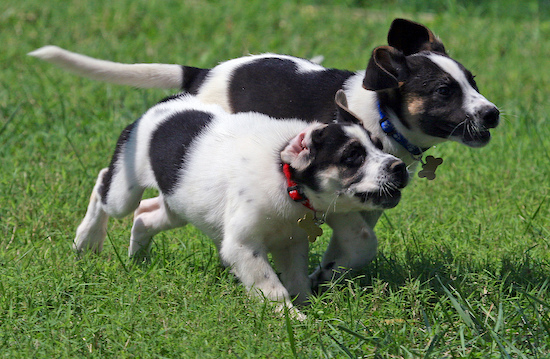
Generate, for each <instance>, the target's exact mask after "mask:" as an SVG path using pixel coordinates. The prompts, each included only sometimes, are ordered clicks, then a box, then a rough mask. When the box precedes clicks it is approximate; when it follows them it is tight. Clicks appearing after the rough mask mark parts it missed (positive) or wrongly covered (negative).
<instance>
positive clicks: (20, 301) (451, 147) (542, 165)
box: [0, 0, 550, 358]
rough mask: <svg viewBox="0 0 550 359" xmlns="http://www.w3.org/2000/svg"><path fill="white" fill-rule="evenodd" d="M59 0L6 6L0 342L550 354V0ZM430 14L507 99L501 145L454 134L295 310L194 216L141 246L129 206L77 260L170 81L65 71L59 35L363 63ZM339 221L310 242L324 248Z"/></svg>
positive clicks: (315, 255)
mask: <svg viewBox="0 0 550 359" xmlns="http://www.w3.org/2000/svg"><path fill="white" fill-rule="evenodd" d="M518 4H519V3H516V2H512V1H509V2H505V1H488V2H483V3H482V2H473V1H466V0H463V1H458V0H455V1H453V0H450V1H446V2H431V1H428V2H421V1H408V2H403V1H399V0H392V1H384V2H382V1H373V2H370V1H369V2H365V1H352V0H350V1H341V2H338V3H331V2H326V1H314V0H309V1H308V0H303V1H297V2H279V1H275V0H265V1H262V2H255V1H253V2H250V1H249V2H247V1H244V0H235V1H232V2H223V1H214V0H212V1H187V2H181V1H162V2H161V1H156V2H154V1H129V0H117V1H111V2H102V1H87V2H82V1H72V0H71V1H60V0H51V1H49V2H47V3H38V2H36V1H31V0H18V1H13V0H7V1H4V2H3V3H2V5H0V29H1V31H0V40H1V43H2V51H1V52H0V61H1V63H2V64H3V65H4V66H3V70H2V71H1V72H0V84H1V86H0V168H1V171H0V356H2V357H13V358H28V357H56V358H72V357H92V358H93V357H123V358H124V357H155V358H157V357H166V358H178V357H190V358H194V357H197V358H225V357H229V358H249V357H250V358H257V357H271V358H295V357H297V358H316V357H320V358H356V357H364V358H455V357H465V358H548V357H550V354H549V353H550V299H549V286H550V279H549V278H550V222H549V220H548V218H549V207H550V198H549V194H550V181H549V178H550V140H549V138H550V126H549V125H548V123H549V120H550V119H549V114H550V104H549V102H548V89H549V88H550V74H549V73H548V71H547V69H548V68H550V59H549V57H548V54H549V53H550V42H549V41H548V39H549V38H550V22H549V20H548V13H547V11H548V4H547V2H545V1H542V2H538V3H537V2H535V1H527V2H521V4H522V6H518ZM397 16H401V17H407V18H411V19H415V20H417V21H420V22H423V23H425V24H426V25H428V26H429V27H430V28H431V29H432V30H434V31H435V32H436V33H437V34H438V35H439V36H440V37H441V38H442V39H443V41H444V43H445V45H446V47H447V49H448V50H449V52H450V53H451V54H452V56H453V57H455V58H456V59H458V60H460V61H461V62H462V63H464V64H465V65H466V66H467V67H468V68H469V69H471V70H472V71H473V72H474V74H476V75H478V77H477V81H478V84H479V86H480V88H481V91H482V93H484V94H485V95H486V96H487V97H488V98H489V99H490V100H491V101H493V102H495V103H496V104H497V105H498V106H499V107H500V108H501V110H502V114H503V116H502V124H501V125H500V127H499V128H497V129H496V130H495V131H494V132H493V133H494V137H493V140H492V141H491V143H490V144H489V145H488V146H487V147H485V148H482V149H469V148H466V147H464V146H461V145H458V144H454V143H448V144H443V145H440V146H437V147H436V148H435V149H432V150H431V151H430V153H431V154H434V155H438V156H441V157H443V158H444V160H445V162H444V164H443V166H442V167H441V168H440V169H439V170H438V177H437V179H436V180H435V181H434V182H428V181H424V180H415V181H414V182H413V183H412V184H411V185H410V187H409V188H408V189H407V190H406V191H405V193H404V197H403V201H402V203H401V204H400V205H399V206H398V207H397V208H395V209H392V210H390V211H387V213H386V215H385V216H384V217H383V218H382V219H381V221H380V223H379V224H378V226H377V233H378V236H379V238H380V253H379V255H378V257H377V258H376V260H375V261H374V262H373V263H372V264H371V265H369V266H368V267H367V268H365V269H364V270H363V271H361V272H360V273H358V274H357V275H355V276H353V277H352V278H345V279H343V280H341V281H340V282H338V283H332V284H331V288H330V290H328V291H326V292H325V293H324V294H322V295H319V296H316V297H314V298H313V303H312V305H311V307H309V308H307V309H305V313H306V314H307V315H308V319H307V320H306V321H304V322H296V321H295V320H292V319H290V318H288V317H285V315H282V316H280V315H276V314H274V313H273V310H272V308H271V307H270V306H269V305H267V304H265V303H261V302H259V301H257V300H254V299H251V298H249V297H248V296H247V294H246V293H245V292H244V290H243V289H242V288H241V287H240V286H239V285H238V283H237V282H236V281H235V280H234V279H233V278H232V276H231V275H230V274H228V273H227V271H226V270H224V269H223V268H221V267H220V266H219V262H218V259H217V254H216V252H215V249H214V247H213V246H212V245H211V244H210V242H209V240H208V238H206V237H205V236H204V235H202V234H201V233H200V232H198V231H196V230H195V229H194V228H193V227H188V228H185V229H178V230H175V231H171V232H167V233H162V234H160V235H159V236H158V237H157V238H156V241H155V245H154V250H155V256H154V258H153V261H152V263H151V264H150V265H147V266H133V265H131V263H130V262H129V261H128V260H127V259H126V248H127V247H126V246H127V242H128V240H127V238H128V235H129V228H130V225H131V222H130V219H126V220H122V221H112V222H111V225H110V227H109V239H108V240H107V242H106V244H105V249H104V251H103V253H102V254H100V255H98V256H86V257H84V258H82V259H78V258H76V257H75V255H74V254H73V253H72V250H71V242H72V239H73V235H74V231H75V229H76V226H77V224H78V223H79V221H80V219H81V217H82V216H83V214H84V211H85V208H86V204H87V199H88V195H89V193H90V191H91V188H92V186H93V183H94V181H95V177H96V174H97V172H98V171H99V169H101V168H102V167H104V166H106V165H107V163H108V160H109V156H110V155H111V152H112V149H113V148H114V144H115V141H116V138H117V136H118V134H119V133H120V131H121V130H122V129H123V128H124V127H125V126H126V124H128V123H129V122H130V121H133V120H134V119H135V118H136V117H137V116H139V115H140V114H141V113H142V112H143V111H144V110H145V109H146V108H147V107H149V106H151V105H152V104H154V103H155V102H156V101H158V100H159V99H161V98H162V97H163V96H165V95H166V94H168V93H169V92H167V91H160V90H137V89H132V88H126V87H117V86H111V85H106V84H102V83H97V82H92V81H89V80H85V79H81V78H77V77H74V76H72V75H68V74H66V73H63V72H61V71H59V70H58V69H56V68H54V67H53V66H51V65H48V64H45V63H42V62H39V61H38V60H36V59H33V58H29V57H27V56H26V53H27V52H29V51H32V50H34V49H35V48H38V47H40V46H43V45H46V44H56V45H59V46H62V47H65V48H69V49H72V50H74V51H77V52H83V53H86V54H89V55H91V56H96V57H100V58H106V59H113V60H116V61H121V62H137V61H139V62H155V61H157V62H169V63H185V64H191V65H195V66H204V67H210V66H214V65H215V64H216V63H217V62H219V61H222V60H225V59H229V58H233V57H237V56H241V55H243V54H246V53H261V52H268V51H269V52H278V53H287V54H292V55H296V56H302V57H306V58H308V57H312V56H315V55H319V54H322V55H324V56H325V58H326V60H325V63H324V64H325V65H326V66H329V67H338V68H347V69H362V68H364V67H365V65H366V63H367V60H368V57H369V54H370V51H371V49H372V48H373V47H374V46H376V45H380V44H384V43H385V36H386V32H387V29H388V26H389V23H390V21H391V19H392V18H394V17H397ZM328 238H329V235H328V233H327V234H326V235H324V237H323V238H321V239H320V240H319V241H318V242H316V243H315V244H314V245H313V246H312V248H311V252H312V253H311V267H312V268H313V267H314V266H315V265H316V263H318V261H319V259H320V257H321V255H322V253H323V251H324V249H325V248H326V245H327V242H328Z"/></svg>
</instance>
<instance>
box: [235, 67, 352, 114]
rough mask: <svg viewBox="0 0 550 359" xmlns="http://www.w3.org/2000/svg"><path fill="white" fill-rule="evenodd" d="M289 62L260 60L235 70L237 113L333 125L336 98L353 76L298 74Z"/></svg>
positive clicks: (341, 73) (324, 72)
mask: <svg viewBox="0 0 550 359" xmlns="http://www.w3.org/2000/svg"><path fill="white" fill-rule="evenodd" d="M298 71H299V68H298V67H297V65H296V64H295V63H294V62H293V61H291V60H287V59H280V58H260V59H257V60H255V61H252V62H250V63H248V64H245V65H243V66H240V67H238V68H237V69H235V71H234V73H233V76H232V81H231V82H230V85H229V99H230V103H231V108H232V110H233V112H249V111H256V112H260V113H264V114H266V115H269V116H271V117H275V118H300V119H303V120H306V121H313V120H317V121H321V122H327V123H328V122H330V121H332V120H333V116H334V113H335V109H336V107H335V105H334V94H335V93H336V91H338V90H339V89H340V88H342V85H343V84H344V81H346V80H347V79H348V78H349V77H350V76H352V75H353V72H350V71H345V70H336V69H325V70H322V71H308V72H298Z"/></svg>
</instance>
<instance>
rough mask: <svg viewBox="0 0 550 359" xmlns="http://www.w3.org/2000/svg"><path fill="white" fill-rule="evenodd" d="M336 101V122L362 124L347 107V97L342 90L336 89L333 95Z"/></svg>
mask: <svg viewBox="0 0 550 359" xmlns="http://www.w3.org/2000/svg"><path fill="white" fill-rule="evenodd" d="M334 102H335V103H336V109H337V112H336V122H337V123H354V124H358V125H361V126H362V125H363V122H362V121H361V120H360V119H359V117H357V115H355V114H354V113H353V112H351V110H350V109H349V108H348V99H347V98H346V93H345V92H344V90H338V92H336V96H335V97H334Z"/></svg>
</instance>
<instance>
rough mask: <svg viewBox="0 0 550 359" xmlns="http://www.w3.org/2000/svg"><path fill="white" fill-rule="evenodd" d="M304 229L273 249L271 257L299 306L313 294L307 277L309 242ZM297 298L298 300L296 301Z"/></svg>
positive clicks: (297, 229) (299, 229) (297, 231)
mask: <svg viewBox="0 0 550 359" xmlns="http://www.w3.org/2000/svg"><path fill="white" fill-rule="evenodd" d="M302 232H304V230H303V229H301V228H296V231H294V233H293V234H292V237H291V238H290V239H286V240H284V242H282V243H280V245H277V246H275V247H273V248H271V255H272V258H273V262H274V263H275V268H276V269H277V270H278V271H279V272H280V273H281V274H280V278H281V280H282V282H283V284H284V286H285V288H286V289H287V291H288V292H289V295H290V297H291V298H292V299H294V302H295V303H297V304H303V303H305V302H306V301H307V299H308V296H309V295H310V294H311V280H310V279H309V277H308V275H307V269H308V252H309V242H308V240H307V235H306V234H305V232H304V233H302ZM295 298H296V299H295Z"/></svg>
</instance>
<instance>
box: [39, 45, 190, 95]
mask: <svg viewBox="0 0 550 359" xmlns="http://www.w3.org/2000/svg"><path fill="white" fill-rule="evenodd" d="M29 55H30V56H34V57H37V58H39V59H42V60H44V61H47V62H51V63H53V64H56V65H58V66H60V67H61V68H63V69H65V70H69V71H71V72H74V73H76V74H78V75H80V76H83V77H88V78H91V79H94V80H98V81H104V82H110V83H114V84H119V85H130V86H134V87H142V88H165V89H182V88H183V87H184V69H185V68H186V67H184V66H180V65H168V64H121V63H118V62H112V61H105V60H99V59H94V58H93V57H89V56H85V55H81V54H77V53H74V52H71V51H67V50H64V49H62V48H60V47H57V46H51V45H50V46H44V47H41V48H39V49H37V50H34V51H32V52H30V53H29Z"/></svg>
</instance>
